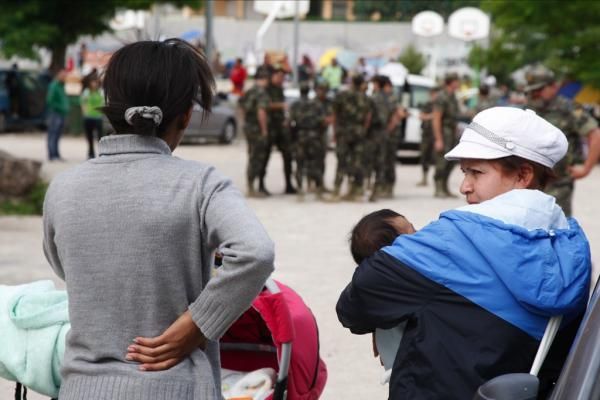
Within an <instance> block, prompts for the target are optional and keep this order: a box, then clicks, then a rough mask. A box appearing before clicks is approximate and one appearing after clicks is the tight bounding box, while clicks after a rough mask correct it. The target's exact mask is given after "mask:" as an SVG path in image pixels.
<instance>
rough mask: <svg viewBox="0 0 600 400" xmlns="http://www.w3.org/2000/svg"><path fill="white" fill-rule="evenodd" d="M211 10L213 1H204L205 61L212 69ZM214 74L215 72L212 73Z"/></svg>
mask: <svg viewBox="0 0 600 400" xmlns="http://www.w3.org/2000/svg"><path fill="white" fill-rule="evenodd" d="M213 10H214V0H206V2H205V6H204V12H205V19H206V29H205V33H204V36H205V38H206V49H205V53H206V60H207V61H208V63H209V65H210V66H211V67H212V57H213V54H212V53H213ZM213 72H215V71H213Z"/></svg>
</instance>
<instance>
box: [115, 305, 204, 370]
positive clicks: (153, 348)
mask: <svg viewBox="0 0 600 400" xmlns="http://www.w3.org/2000/svg"><path fill="white" fill-rule="evenodd" d="M134 342H135V343H134V344H132V345H130V346H129V347H128V348H127V355H126V356H125V358H126V359H127V360H129V361H137V362H139V363H140V364H141V365H140V370H142V371H163V370H166V369H169V368H171V367H173V366H175V365H177V364H179V363H180V362H181V361H182V360H183V359H184V358H186V357H187V356H188V355H190V354H191V353H192V352H193V351H194V350H196V349H197V348H198V347H200V348H201V349H203V350H204V349H205V348H206V338H205V337H204V335H203V334H202V332H201V331H200V329H199V328H198V326H197V325H196V324H195V323H194V321H193V320H192V316H191V314H190V312H189V311H186V312H185V313H183V314H182V315H181V316H180V317H179V318H177V320H176V321H175V322H173V323H172V324H171V326H169V327H168V328H167V330H165V331H164V332H163V333H162V334H161V335H160V336H156V337H153V338H144V337H136V338H135V339H134Z"/></svg>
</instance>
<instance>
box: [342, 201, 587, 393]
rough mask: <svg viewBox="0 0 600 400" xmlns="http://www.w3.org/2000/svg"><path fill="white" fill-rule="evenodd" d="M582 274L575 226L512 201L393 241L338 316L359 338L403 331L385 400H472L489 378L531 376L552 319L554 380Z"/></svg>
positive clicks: (358, 276)
mask: <svg viewBox="0 0 600 400" xmlns="http://www.w3.org/2000/svg"><path fill="white" fill-rule="evenodd" d="M590 275H591V255H590V248H589V244H588V241H587V238H586V237H585V234H584V233H583V231H582V230H581V228H580V226H579V224H578V223H577V221H576V220H575V219H567V218H566V217H565V216H564V213H563V212H562V210H561V209H560V207H558V206H557V205H556V204H555V199H554V198H553V197H551V196H548V195H546V194H544V193H542V192H539V191H536V190H513V191H510V192H508V193H505V194H503V195H500V196H497V197H495V198H494V199H492V200H489V201H486V202H483V203H481V204H477V205H469V206H466V207H462V208H460V209H456V210H452V211H448V212H444V213H442V214H441V215H440V218H439V219H438V220H437V221H435V222H432V223H430V224H429V225H427V226H426V227H424V228H423V229H421V230H420V231H418V232H416V233H414V234H411V235H401V236H398V237H397V238H396V240H395V241H394V243H393V244H392V245H391V246H388V247H384V248H383V249H381V250H380V251H378V252H377V253H375V255H373V256H372V257H370V258H368V259H367V260H365V261H364V262H363V263H361V265H359V266H358V267H357V269H356V270H355V273H354V276H353V277H352V281H351V282H350V284H349V285H348V286H347V287H346V289H345V290H344V291H343V292H342V294H341V296H340V299H339V301H338V304H337V313H338V318H339V319H340V322H342V324H343V325H344V326H345V327H347V328H349V329H350V330H351V331H352V332H354V333H358V334H362V333H369V332H373V331H374V330H375V329H389V328H391V327H394V326H396V325H398V324H399V323H401V322H404V321H406V322H407V325H406V330H405V333H404V336H403V337H402V341H401V343H400V347H399V349H398V352H397V354H396V357H395V360H394V366H393V368H392V376H391V380H390V398H391V399H404V398H410V399H465V398H472V397H473V394H474V393H475V391H476V389H477V387H478V386H479V385H481V384H483V383H484V382H485V381H487V380H489V379H491V378H494V377H496V376H498V375H501V374H504V373H511V372H529V368H530V367H531V363H532V362H533V358H534V356H535V353H536V351H537V348H538V346H539V340H540V339H541V338H542V336H543V334H544V330H545V327H546V325H547V323H548V320H549V318H550V317H552V316H555V315H562V316H563V328H562V329H561V331H559V336H558V337H557V339H556V340H555V343H558V342H560V351H558V353H560V354H559V355H558V356H556V357H552V353H554V354H558V353H557V352H553V351H552V350H551V354H550V355H549V357H548V359H553V360H552V364H553V366H552V369H553V371H552V374H553V373H554V372H556V371H557V370H560V366H561V365H562V363H563V362H564V357H566V353H567V352H568V348H569V346H570V343H571V341H572V337H573V336H574V332H575V331H576V330H577V326H578V323H579V320H578V317H580V316H581V314H582V313H583V312H584V310H585V307H586V304H587V299H588V294H589V286H590ZM567 331H568V334H567V333H565V332H567ZM561 332H562V333H561ZM561 336H562V338H561ZM567 336H568V337H567ZM566 337H567V338H566ZM563 338H566V339H564V340H563ZM553 347H555V346H553ZM556 347H558V346H556ZM549 363H550V362H549V361H547V363H546V364H549ZM542 369H543V370H544V368H542ZM546 370H547V369H546ZM552 379H554V377H553V376H552V377H550V376H548V378H547V379H546V377H542V381H544V382H546V381H547V382H551V380H552ZM544 382H542V383H543V384H545V383H544Z"/></svg>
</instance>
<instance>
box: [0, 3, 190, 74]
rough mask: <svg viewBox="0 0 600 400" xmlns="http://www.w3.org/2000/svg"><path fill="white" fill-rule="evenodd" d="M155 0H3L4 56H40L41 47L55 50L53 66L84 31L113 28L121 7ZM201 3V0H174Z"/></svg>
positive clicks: (0, 18)
mask: <svg viewBox="0 0 600 400" xmlns="http://www.w3.org/2000/svg"><path fill="white" fill-rule="evenodd" d="M156 2H157V1H153V0H101V1H100V0H78V1H73V0H21V1H15V0H0V9H1V10H2V12H1V13H0V38H1V39H0V46H1V51H2V53H3V55H4V56H6V57H10V56H13V55H17V56H21V57H25V58H32V59H36V58H37V50H38V49H39V48H45V49H48V50H49V51H51V52H52V62H51V66H50V69H51V70H56V69H58V68H60V67H61V66H62V63H63V62H64V57H65V52H66V48H67V46H68V45H69V44H71V43H74V42H76V41H77V39H78V38H79V37H80V36H82V35H98V34H101V33H103V32H105V31H108V30H110V28H109V25H108V23H109V21H110V19H111V18H112V17H113V16H114V14H115V13H116V11H117V10H118V9H138V10H139V9H148V8H150V7H151V6H152V5H153V4H154V3H156ZM170 3H174V4H175V5H178V6H181V5H184V4H185V5H191V6H200V0H187V1H186V0H176V1H170Z"/></svg>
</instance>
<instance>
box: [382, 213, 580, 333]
mask: <svg viewBox="0 0 600 400" xmlns="http://www.w3.org/2000/svg"><path fill="white" fill-rule="evenodd" d="M383 251H385V252H386V253H388V254H389V255H391V256H392V257H394V258H396V259H398V260H399V261H401V262H402V263H403V264H405V265H407V266H409V267H411V268H413V269H414V270H415V271H418V272H420V273H421V274H423V275H424V276H426V277H428V278H429V279H431V280H433V281H435V282H437V283H439V284H441V285H443V286H445V287H447V288H449V289H451V290H453V291H455V292H456V293H458V294H460V295H462V296H464V297H466V298H467V299H469V300H471V301H472V302H473V303H476V304H478V305H479V306H481V307H482V308H485V309H486V310H488V311H490V312H492V313H494V314H496V315H498V316H499V317H501V318H502V319H504V320H506V321H507V322H510V323H511V324H513V325H516V326H517V327H519V328H520V329H522V330H524V331H525V332H527V333H528V334H529V335H531V336H533V337H534V338H536V339H538V340H540V339H541V338H542V336H543V335H544V329H545V328H546V324H547V323H548V319H549V318H550V317H551V316H554V315H565V316H569V315H574V314H577V313H578V312H581V310H582V309H584V308H585V305H586V303H587V298H588V292H589V284H590V273H591V268H590V266H591V261H590V249H589V244H588V241H587V239H586V237H585V234H584V233H583V231H582V230H581V228H580V227H579V224H578V223H577V221H576V220H575V219H573V218H571V219H569V227H568V228H567V229H556V230H550V231H545V230H543V229H536V230H528V229H526V228H523V227H521V226H517V225H508V224H506V223H504V222H502V221H499V220H496V219H492V218H490V217H487V216H484V215H480V214H475V213H472V212H468V211H459V210H453V211H448V212H445V213H442V214H441V216H440V219H439V220H438V221H436V222H434V223H431V224H429V225H428V226H426V227H425V228H423V229H422V230H420V231H419V232H417V233H415V234H413V235H402V236H399V237H398V238H397V239H396V241H395V242H394V244H393V245H392V246H389V247H385V248H384V249H383ZM490 293H493V294H494V295H493V296H490Z"/></svg>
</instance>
